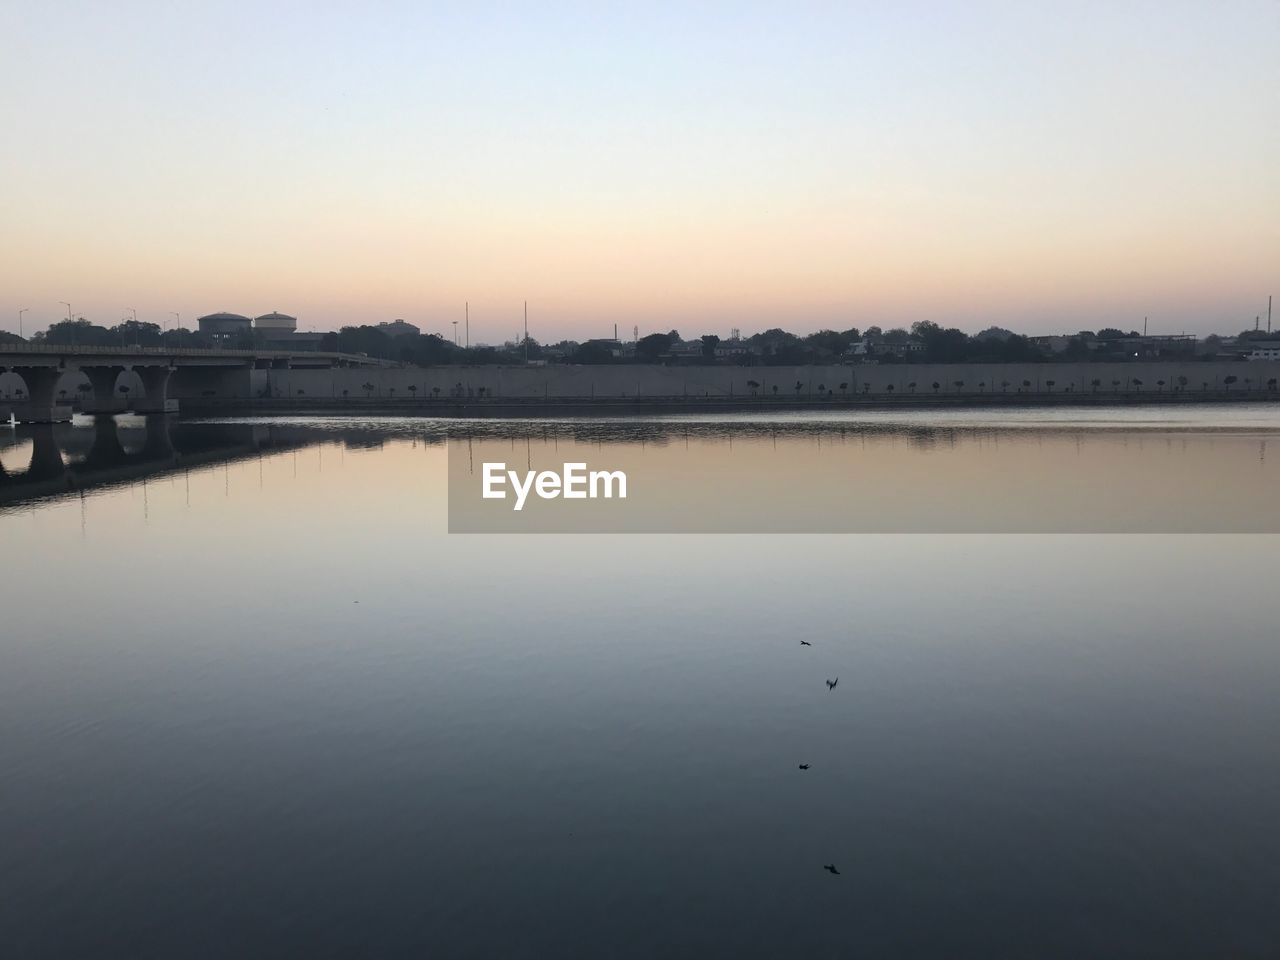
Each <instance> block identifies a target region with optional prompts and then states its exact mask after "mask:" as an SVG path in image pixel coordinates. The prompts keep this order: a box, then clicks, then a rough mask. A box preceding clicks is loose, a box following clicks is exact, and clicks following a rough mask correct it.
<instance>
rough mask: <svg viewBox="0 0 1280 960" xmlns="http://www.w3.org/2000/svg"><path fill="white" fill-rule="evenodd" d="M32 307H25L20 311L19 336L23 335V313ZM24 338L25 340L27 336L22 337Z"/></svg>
mask: <svg viewBox="0 0 1280 960" xmlns="http://www.w3.org/2000/svg"><path fill="white" fill-rule="evenodd" d="M30 309H31V308H30V307H23V308H22V309H21V310H19V311H18V336H19V337H22V315H23V314H24V313H26V312H27V311H29V310H30ZM22 339H24V340H25V339H26V337H22Z"/></svg>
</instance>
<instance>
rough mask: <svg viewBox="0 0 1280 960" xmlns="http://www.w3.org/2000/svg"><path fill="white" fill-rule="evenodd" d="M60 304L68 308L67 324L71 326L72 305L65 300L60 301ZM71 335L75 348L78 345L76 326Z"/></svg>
mask: <svg viewBox="0 0 1280 960" xmlns="http://www.w3.org/2000/svg"><path fill="white" fill-rule="evenodd" d="M58 302H59V303H60V304H62V305H63V306H64V307H66V308H67V323H68V324H71V322H72V321H71V304H69V303H67V301H65V300H59V301H58ZM70 333H71V345H72V346H73V347H74V346H75V345H76V328H75V327H74V326H72V327H71V330H70Z"/></svg>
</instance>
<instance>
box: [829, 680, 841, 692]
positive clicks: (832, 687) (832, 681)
mask: <svg viewBox="0 0 1280 960" xmlns="http://www.w3.org/2000/svg"><path fill="white" fill-rule="evenodd" d="M839 682H840V678H839V677H836V678H835V679H834V680H828V681H827V689H828V690H834V689H835V688H836V684H837V683H839Z"/></svg>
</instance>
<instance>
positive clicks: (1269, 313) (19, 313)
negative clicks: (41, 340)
mask: <svg viewBox="0 0 1280 960" xmlns="http://www.w3.org/2000/svg"><path fill="white" fill-rule="evenodd" d="M30 309H31V308H30V307H23V308H22V309H21V310H19V311H18V336H20V337H22V315H23V314H24V313H26V312H27V311H29V310H30ZM1267 316H1268V317H1269V316H1271V312H1270V310H1268V311H1267ZM1268 322H1269V321H1268ZM22 339H24V340H25V339H26V337H22Z"/></svg>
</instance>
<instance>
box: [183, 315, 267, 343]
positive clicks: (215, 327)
mask: <svg viewBox="0 0 1280 960" xmlns="http://www.w3.org/2000/svg"><path fill="white" fill-rule="evenodd" d="M196 323H197V324H198V325H199V328H200V333H201V334H202V335H203V336H206V337H208V338H209V339H210V340H214V341H220V342H227V341H234V340H239V339H240V338H241V337H242V336H244V335H245V334H247V333H249V331H250V330H252V329H253V321H252V320H250V319H249V318H248V317H242V316H241V315H240V314H238V313H211V314H209V315H208V316H205V317H200V318H199V319H197V320H196Z"/></svg>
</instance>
